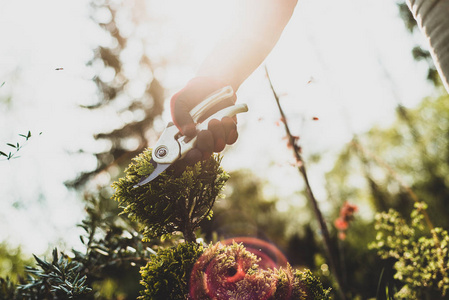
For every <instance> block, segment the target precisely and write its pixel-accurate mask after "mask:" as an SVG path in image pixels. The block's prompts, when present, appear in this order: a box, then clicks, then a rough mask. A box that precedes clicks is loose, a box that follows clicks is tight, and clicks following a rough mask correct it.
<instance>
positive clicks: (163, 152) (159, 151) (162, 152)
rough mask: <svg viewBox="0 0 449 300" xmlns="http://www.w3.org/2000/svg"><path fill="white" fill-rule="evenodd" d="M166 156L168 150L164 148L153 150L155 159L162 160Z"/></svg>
mask: <svg viewBox="0 0 449 300" xmlns="http://www.w3.org/2000/svg"><path fill="white" fill-rule="evenodd" d="M167 154H168V148H167V147H166V146H159V147H158V148H157V149H156V150H155V155H156V157H157V158H164V157H166V156H167Z"/></svg>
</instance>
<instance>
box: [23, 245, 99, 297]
mask: <svg viewBox="0 0 449 300" xmlns="http://www.w3.org/2000/svg"><path fill="white" fill-rule="evenodd" d="M35 259H36V262H37V264H38V267H36V268H35V267H27V272H28V274H29V278H28V283H27V284H25V285H21V286H19V287H18V289H19V291H20V294H21V296H22V297H25V298H26V299H83V296H84V295H85V294H87V293H89V292H90V291H91V288H89V287H88V286H87V285H86V276H83V275H80V270H81V268H82V265H81V264H80V263H79V262H76V261H73V260H71V259H70V258H69V257H67V256H65V255H61V256H60V257H59V256H58V251H57V250H56V249H54V250H53V260H52V261H51V262H47V261H45V260H42V259H40V258H38V257H36V256H35Z"/></svg>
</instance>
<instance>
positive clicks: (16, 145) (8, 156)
mask: <svg viewBox="0 0 449 300" xmlns="http://www.w3.org/2000/svg"><path fill="white" fill-rule="evenodd" d="M41 134H42V132H41V133H39V135H41ZM19 136H20V137H22V138H24V142H28V140H29V139H30V138H31V131H28V133H27V134H19ZM6 145H7V146H8V147H10V148H13V149H14V150H12V151H6V152H3V151H0V157H4V158H5V159H6V160H10V159H12V158H17V157H18V156H17V153H18V152H19V151H20V150H21V149H22V148H23V147H24V146H25V145H24V144H23V143H22V142H20V143H19V142H14V143H6Z"/></svg>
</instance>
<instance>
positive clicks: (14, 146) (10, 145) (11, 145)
mask: <svg viewBox="0 0 449 300" xmlns="http://www.w3.org/2000/svg"><path fill="white" fill-rule="evenodd" d="M6 145H8V146H9V147H13V148H16V145H13V144H10V143H6Z"/></svg>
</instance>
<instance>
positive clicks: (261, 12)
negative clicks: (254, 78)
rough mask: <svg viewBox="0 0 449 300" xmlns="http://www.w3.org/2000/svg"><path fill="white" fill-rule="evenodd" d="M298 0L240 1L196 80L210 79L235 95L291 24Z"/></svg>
mask: <svg viewBox="0 0 449 300" xmlns="http://www.w3.org/2000/svg"><path fill="white" fill-rule="evenodd" d="M296 3H297V0H242V5H243V7H242V9H241V10H240V11H239V15H238V18H237V21H236V22H235V24H234V26H233V28H232V29H230V30H229V31H228V32H227V35H226V37H225V38H223V39H222V40H221V41H220V42H219V44H218V45H217V46H216V47H215V48H214V49H213V50H212V52H211V53H210V54H209V56H208V57H207V58H206V60H205V61H204V62H203V64H202V65H201V67H200V69H199V71H198V73H197V76H206V77H212V78H216V79H218V80H220V81H221V82H223V83H225V84H229V85H231V86H232V87H233V89H234V91H237V89H238V88H239V87H240V85H241V84H242V83H243V81H245V80H246V78H248V76H249V75H251V73H253V72H254V70H255V69H256V68H257V67H258V66H259V65H260V64H261V63H262V62H263V61H264V59H265V58H266V57H267V56H268V54H269V53H270V52H271V50H272V49H273V47H274V46H275V45H276V43H277V41H278V40H279V37H280V36H281V34H282V31H283V30H284V28H285V26H286V25H287V23H288V21H289V20H290V18H291V16H292V14H293V11H294V8H295V6H296Z"/></svg>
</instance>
